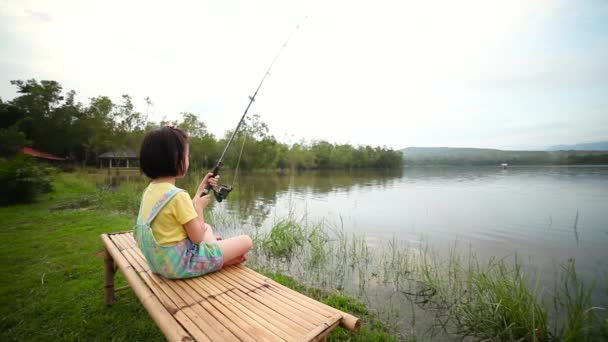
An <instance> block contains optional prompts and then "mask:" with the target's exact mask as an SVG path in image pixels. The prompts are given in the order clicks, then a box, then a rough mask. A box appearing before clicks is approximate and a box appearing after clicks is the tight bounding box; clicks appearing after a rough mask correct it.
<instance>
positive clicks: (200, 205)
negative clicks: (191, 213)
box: [192, 193, 209, 215]
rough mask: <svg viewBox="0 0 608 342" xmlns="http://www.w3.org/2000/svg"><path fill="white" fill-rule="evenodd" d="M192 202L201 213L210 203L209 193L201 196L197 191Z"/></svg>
mask: <svg viewBox="0 0 608 342" xmlns="http://www.w3.org/2000/svg"><path fill="white" fill-rule="evenodd" d="M192 204H193V205H194V209H195V210H196V212H197V213H198V214H199V215H201V213H202V212H203V209H205V208H206V207H207V205H208V204H209V195H205V196H203V197H201V196H200V194H198V193H197V194H196V195H195V196H194V198H193V199H192Z"/></svg>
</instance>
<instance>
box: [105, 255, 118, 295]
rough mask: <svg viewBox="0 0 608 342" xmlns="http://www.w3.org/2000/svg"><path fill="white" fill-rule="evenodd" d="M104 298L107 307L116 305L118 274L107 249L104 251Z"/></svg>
mask: <svg viewBox="0 0 608 342" xmlns="http://www.w3.org/2000/svg"><path fill="white" fill-rule="evenodd" d="M103 253H104V257H103V260H104V263H105V267H104V297H105V302H106V305H112V304H114V303H116V296H115V295H114V274H116V267H115V265H114V259H112V256H111V255H110V253H109V252H108V250H107V249H104V251H103Z"/></svg>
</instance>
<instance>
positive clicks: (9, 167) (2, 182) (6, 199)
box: [0, 155, 52, 205]
mask: <svg viewBox="0 0 608 342" xmlns="http://www.w3.org/2000/svg"><path fill="white" fill-rule="evenodd" d="M51 173H52V171H51V168H49V167H44V166H42V165H39V164H38V163H36V162H35V161H34V160H32V158H31V157H28V156H25V155H18V156H16V157H15V158H12V159H5V160H0V205H10V204H17V203H30V202H33V201H34V200H35V199H36V196H37V195H38V194H41V193H47V192H50V191H51V190H52V186H51V181H52V180H51Z"/></svg>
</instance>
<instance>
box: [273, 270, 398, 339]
mask: <svg viewBox="0 0 608 342" xmlns="http://www.w3.org/2000/svg"><path fill="white" fill-rule="evenodd" d="M262 273H263V274H264V275H266V276H267V277H269V278H272V279H274V280H275V281H276V282H278V283H279V284H282V285H285V286H287V287H289V288H291V289H293V290H296V291H298V292H301V293H303V294H305V295H307V296H309V297H311V298H314V299H316V300H318V301H320V302H322V303H325V304H327V305H329V306H331V307H334V308H336V309H339V310H342V311H344V312H348V313H350V314H352V315H354V316H356V317H358V318H359V319H361V323H362V324H361V329H360V330H359V332H357V333H353V332H350V331H348V330H345V329H342V328H341V327H338V328H336V329H335V330H334V331H332V332H331V333H330V335H329V336H328V341H400V340H401V338H400V337H399V336H398V334H396V332H395V331H391V330H390V329H389V328H388V327H387V326H386V325H385V324H384V323H382V322H381V321H379V320H378V319H377V317H376V315H373V314H371V313H370V311H369V310H368V309H367V307H366V306H365V304H363V303H362V302H360V301H359V300H357V299H356V298H354V297H351V296H348V295H346V294H344V293H341V292H339V291H332V292H327V291H322V290H320V289H317V288H311V287H306V286H304V285H302V284H300V283H298V282H297V281H296V280H294V279H293V278H292V277H289V276H287V275H284V274H281V273H272V272H262Z"/></svg>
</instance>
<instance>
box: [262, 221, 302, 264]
mask: <svg viewBox="0 0 608 342" xmlns="http://www.w3.org/2000/svg"><path fill="white" fill-rule="evenodd" d="M304 241H305V234H304V229H303V228H302V227H301V226H300V225H299V224H297V223H296V222H294V221H291V220H283V221H280V222H279V223H277V224H276V225H275V226H274V227H272V230H271V231H270V236H269V238H268V239H267V240H266V241H265V243H264V245H265V246H264V247H265V249H266V251H267V253H269V254H270V255H272V256H275V257H279V258H290V257H291V255H292V254H293V252H294V251H295V250H296V249H297V248H299V247H302V246H303V245H304Z"/></svg>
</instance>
